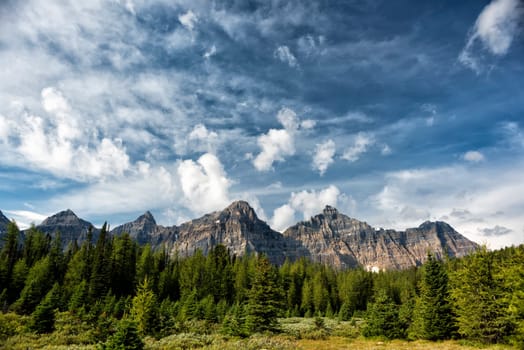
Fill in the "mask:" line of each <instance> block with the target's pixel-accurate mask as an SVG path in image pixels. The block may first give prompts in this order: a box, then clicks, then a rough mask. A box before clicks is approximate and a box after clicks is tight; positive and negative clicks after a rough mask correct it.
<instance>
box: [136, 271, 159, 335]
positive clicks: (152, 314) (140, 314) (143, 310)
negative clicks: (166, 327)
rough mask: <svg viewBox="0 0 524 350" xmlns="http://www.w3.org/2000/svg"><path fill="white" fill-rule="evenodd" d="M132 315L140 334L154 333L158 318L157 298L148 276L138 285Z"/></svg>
mask: <svg viewBox="0 0 524 350" xmlns="http://www.w3.org/2000/svg"><path fill="white" fill-rule="evenodd" d="M131 315H132V317H133V319H134V320H135V322H136V323H137V329H138V332H139V333H140V334H142V335H147V334H152V332H153V331H154V327H155V323H156V319H157V298H156V295H155V293H154V292H153V291H152V290H151V286H150V285H149V280H148V278H147V277H146V278H145V279H144V280H143V281H142V282H141V283H140V285H139V286H138V290H137V292H136V295H135V297H134V298H133V301H132V306H131Z"/></svg>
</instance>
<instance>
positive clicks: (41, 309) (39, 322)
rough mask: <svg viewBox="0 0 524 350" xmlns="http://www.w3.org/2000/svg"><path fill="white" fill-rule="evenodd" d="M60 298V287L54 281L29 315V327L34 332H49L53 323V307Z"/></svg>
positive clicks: (55, 306)
mask: <svg viewBox="0 0 524 350" xmlns="http://www.w3.org/2000/svg"><path fill="white" fill-rule="evenodd" d="M59 300H60V287H59V285H58V283H55V285H54V286H53V288H52V289H51V290H50V291H49V292H48V293H47V294H46V296H45V298H44V300H42V302H41V303H40V304H38V306H37V307H36V309H35V311H34V312H33V314H32V315H31V317H32V318H31V324H30V328H31V329H32V330H33V331H35V332H36V333H51V332H52V331H53V330H54V325H55V309H56V308H57V307H58V301H59Z"/></svg>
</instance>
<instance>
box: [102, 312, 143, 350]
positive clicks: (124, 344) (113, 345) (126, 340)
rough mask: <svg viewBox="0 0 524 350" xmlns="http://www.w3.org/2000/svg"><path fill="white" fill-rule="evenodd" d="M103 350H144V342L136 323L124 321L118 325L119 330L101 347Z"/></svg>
mask: <svg viewBox="0 0 524 350" xmlns="http://www.w3.org/2000/svg"><path fill="white" fill-rule="evenodd" d="M101 348H102V349H103V350H142V349H143V348H144V342H143V341H142V339H141V338H140V336H139V335H138V329H137V325H136V323H135V322H133V321H131V320H128V319H123V320H122V321H120V323H119V324H118V329H117V331H116V333H115V334H113V335H112V336H111V337H109V339H108V340H107V341H106V343H105V344H103V345H102V346H101Z"/></svg>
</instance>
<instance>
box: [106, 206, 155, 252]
mask: <svg viewBox="0 0 524 350" xmlns="http://www.w3.org/2000/svg"><path fill="white" fill-rule="evenodd" d="M157 230H158V226H157V224H156V221H155V218H154V217H153V214H151V212H149V211H147V212H145V213H144V214H143V215H141V216H139V217H138V218H137V219H136V220H135V221H133V222H129V223H126V224H123V225H120V226H117V227H115V228H114V229H113V230H112V231H111V234H114V235H120V234H122V233H124V232H126V233H129V236H131V238H133V239H135V240H136V241H137V242H138V243H139V244H146V243H149V241H150V237H151V235H153V234H154V233H155V232H156V231H157Z"/></svg>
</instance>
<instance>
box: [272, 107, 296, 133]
mask: <svg viewBox="0 0 524 350" xmlns="http://www.w3.org/2000/svg"><path fill="white" fill-rule="evenodd" d="M277 119H278V121H279V122H280V123H281V124H282V126H283V127H284V128H285V129H286V130H288V131H295V130H297V129H298V126H299V120H298V117H297V114H296V113H295V112H294V111H293V110H292V109H289V108H285V107H284V108H282V109H281V110H280V111H278V114H277Z"/></svg>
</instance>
